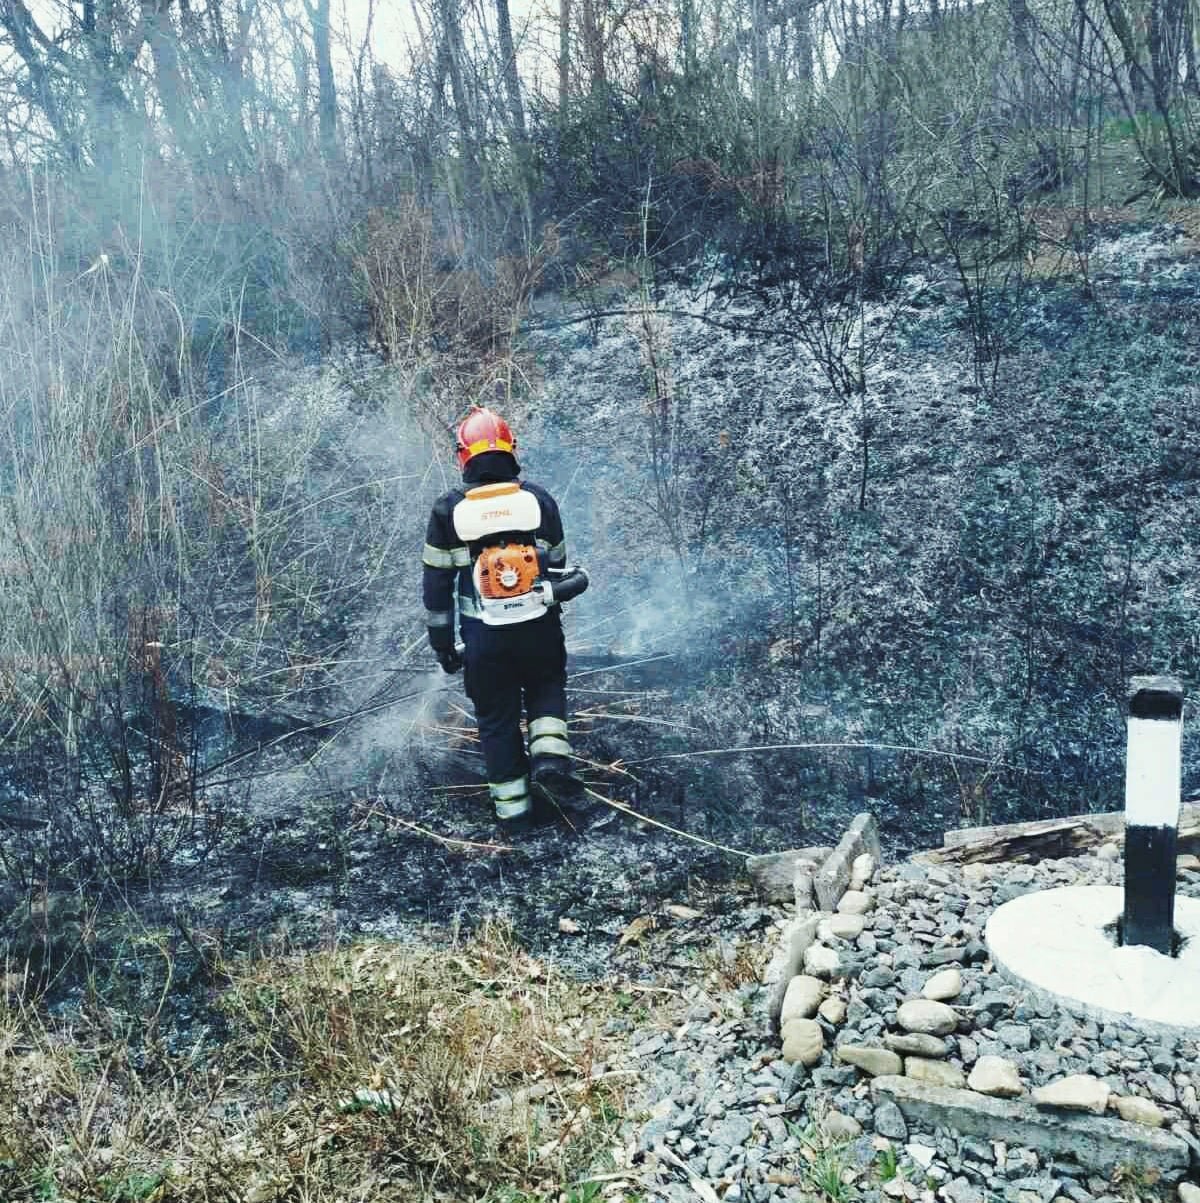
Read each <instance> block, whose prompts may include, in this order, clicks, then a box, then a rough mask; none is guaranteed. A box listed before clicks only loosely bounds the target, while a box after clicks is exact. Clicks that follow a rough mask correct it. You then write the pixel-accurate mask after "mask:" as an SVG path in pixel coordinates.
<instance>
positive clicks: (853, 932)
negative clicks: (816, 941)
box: [817, 911, 867, 940]
mask: <svg viewBox="0 0 1200 1203" xmlns="http://www.w3.org/2000/svg"><path fill="white" fill-rule="evenodd" d="M866 926H867V921H866V919H864V918H863V916H862V915H844V914H842V913H841V912H840V911H839V912H837V913H836V914H833V915H831V916H830V917H829V918H828V919H826V920H824V921H823V922H822V923H821V926H820V927H819V928H818V929H817V935H819V936H820V938H821V939H822V940H827V939H830V938H833V939H837V940H857V939H858V937H859V936H861V935H862V934H863V931H864V929H865V928H866Z"/></svg>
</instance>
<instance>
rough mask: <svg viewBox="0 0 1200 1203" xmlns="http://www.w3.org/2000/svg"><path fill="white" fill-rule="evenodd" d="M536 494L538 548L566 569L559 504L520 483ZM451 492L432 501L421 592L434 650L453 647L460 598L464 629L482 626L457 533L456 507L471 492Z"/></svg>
mask: <svg viewBox="0 0 1200 1203" xmlns="http://www.w3.org/2000/svg"><path fill="white" fill-rule="evenodd" d="M520 485H521V488H522V489H525V490H527V491H528V492H530V493H532V494H533V495H534V496H535V497H536V498H537V500H538V505H539V507H540V508H541V513H542V520H541V524H540V525H539V526H538V528H537V531H536V533H535V539H536V541H537V546H538V548H539V550H541V551H542V552H544V553H545V557H546V564H547V567H549V568H563V567H565V566H566V562H567V544H566V540H565V538H564V537H563V528H562V518H561V517H560V516H559V513H558V504H557V503H556V502H555V500H554V498H553V497H551V496H550V494H549V493H547V492H546V490H545V489H543V488H542V487H541V485H536V484H533V483H532V482H530V481H526V480H523V481H521V482H520ZM470 487H472V486H471V485H469V484H468V485H464V487H462V488H458V489H451V490H450V492H449V493H446V494H444V495H443V496H442V497H439V498H438V499H437V501H436V502H435V503H434V506H433V512H432V513H431V514H430V515H429V526H428V528H427V530H426V532H425V550H424V551H423V552H422V554H421V563H422V564H423V565H424V574H423V581H422V592H423V594H424V599H425V621H426V622H427V623H428V626H429V644H430V646H431V647H432V648H433V650H434V651H435V652H437V651H446V650H448V649H449V648H451V647H453V646H454V600H455V596H456V595H457V599H458V615H459V622H460V625H464V626H465V624H466V623H469V622H480V621H481V620H480V617H479V605H478V602H477V601H476V597H475V584H474V582H473V581H472V579H471V549H470V548H468V547H467V546H466V545H465V544H464V543H463V541H462V540H461V539H460V538H459V537H458V535H457V534H456V533H455V530H454V507H455V506H456V505H457V504H458V503H459V502H460V501H461V500H462V499H463V497H464V496H466V492H467V489H468V488H470Z"/></svg>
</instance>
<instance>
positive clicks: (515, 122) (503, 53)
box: [496, 0, 526, 144]
mask: <svg viewBox="0 0 1200 1203" xmlns="http://www.w3.org/2000/svg"><path fill="white" fill-rule="evenodd" d="M496 32H497V36H498V38H499V42H500V57H501V60H502V61H503V64H504V66H503V71H504V90H505V91H506V92H507V93H508V112H509V120H510V126H509V129H510V132H511V134H512V137H513V140H514V141H515V142H518V143H521V144H524V142H525V140H526V134H525V108H524V105H522V103H521V74H520V72H519V71H518V70H517V51H516V47H515V46H514V45H513V35H512V18H511V17H510V15H509V11H508V0H496Z"/></svg>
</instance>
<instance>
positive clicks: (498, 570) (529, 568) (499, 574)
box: [476, 543, 538, 598]
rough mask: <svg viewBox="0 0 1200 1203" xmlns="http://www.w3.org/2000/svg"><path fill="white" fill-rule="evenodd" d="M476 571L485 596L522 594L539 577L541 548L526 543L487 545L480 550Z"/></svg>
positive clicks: (495, 596) (503, 596)
mask: <svg viewBox="0 0 1200 1203" xmlns="http://www.w3.org/2000/svg"><path fill="white" fill-rule="evenodd" d="M476 573H477V581H478V585H479V592H480V594H481V595H482V596H483V597H490V598H508V597H520V596H521V594H523V593H528V592H529V591H530V590H531V589H532V588H533V586H534V584H535V582H536V581H537V579H538V557H537V548H536V547H530V546H529V545H528V544H526V543H505V544H502V545H501V546H499V547H485V548H484V549H483V551H481V552H480V553H479V560H478V562H477V565H476Z"/></svg>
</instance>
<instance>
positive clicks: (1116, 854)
mask: <svg viewBox="0 0 1200 1203" xmlns="http://www.w3.org/2000/svg"><path fill="white" fill-rule="evenodd" d="M1096 856H1097V857H1098V858H1099V859H1100V860H1108V861H1113V860H1120V859H1121V845H1120V844H1115V843H1113V842H1112V841H1111V840H1110V841H1109V842H1108V843H1105V844H1101V845H1100V847H1099V848H1097V849H1096Z"/></svg>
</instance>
